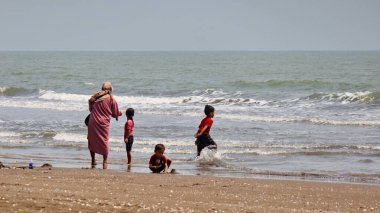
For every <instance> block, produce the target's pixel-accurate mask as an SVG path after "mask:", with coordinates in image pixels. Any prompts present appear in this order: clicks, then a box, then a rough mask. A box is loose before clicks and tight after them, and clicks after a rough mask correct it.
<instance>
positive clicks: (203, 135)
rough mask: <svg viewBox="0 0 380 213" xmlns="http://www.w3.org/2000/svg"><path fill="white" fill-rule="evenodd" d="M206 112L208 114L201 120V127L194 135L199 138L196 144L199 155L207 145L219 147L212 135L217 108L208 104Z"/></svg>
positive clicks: (214, 147)
mask: <svg viewBox="0 0 380 213" xmlns="http://www.w3.org/2000/svg"><path fill="white" fill-rule="evenodd" d="M204 112H205V114H206V117H205V118H204V119H203V120H202V121H201V123H200V124H199V129H198V131H197V133H195V135H194V136H195V137H196V138H197V140H196V141H195V145H197V150H198V154H197V155H198V156H199V155H200V154H201V151H202V149H203V148H205V147H209V148H210V149H216V148H217V145H216V143H215V142H214V140H213V139H212V138H211V136H210V130H211V126H212V123H213V122H214V121H213V120H212V118H213V117H214V113H215V108H214V107H212V106H210V105H206V106H205V109H204ZM210 145H212V146H210Z"/></svg>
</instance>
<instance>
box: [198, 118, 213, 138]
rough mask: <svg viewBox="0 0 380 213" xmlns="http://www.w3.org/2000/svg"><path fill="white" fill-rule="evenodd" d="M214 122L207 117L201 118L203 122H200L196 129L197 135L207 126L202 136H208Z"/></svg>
mask: <svg viewBox="0 0 380 213" xmlns="http://www.w3.org/2000/svg"><path fill="white" fill-rule="evenodd" d="M213 122H214V121H213V120H212V118H209V117H205V118H203V120H202V121H201V124H199V129H198V133H199V132H200V131H201V130H202V129H203V128H204V127H205V126H207V129H206V130H205V131H204V132H203V135H209V134H210V129H211V126H212V123H213Z"/></svg>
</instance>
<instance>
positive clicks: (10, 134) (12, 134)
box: [0, 131, 21, 137]
mask: <svg viewBox="0 0 380 213" xmlns="http://www.w3.org/2000/svg"><path fill="white" fill-rule="evenodd" d="M20 136H21V134H20V133H18V132H9V131H5V132H0V137H20Z"/></svg>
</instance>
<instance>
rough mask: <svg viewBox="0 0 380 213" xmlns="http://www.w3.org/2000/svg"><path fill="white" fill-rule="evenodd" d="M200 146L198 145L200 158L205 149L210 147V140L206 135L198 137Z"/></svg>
mask: <svg viewBox="0 0 380 213" xmlns="http://www.w3.org/2000/svg"><path fill="white" fill-rule="evenodd" d="M197 140H198V144H197V151H198V156H199V155H200V154H201V151H202V149H203V148H205V147H206V146H208V145H209V143H208V138H207V136H206V135H201V136H199V137H198V139H197Z"/></svg>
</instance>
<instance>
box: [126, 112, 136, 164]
mask: <svg viewBox="0 0 380 213" xmlns="http://www.w3.org/2000/svg"><path fill="white" fill-rule="evenodd" d="M125 115H126V116H127V122H125V125H124V142H125V145H126V149H127V157H128V165H131V163H132V154H131V151H132V145H133V127H134V126H135V123H134V121H133V116H134V115H135V110H134V109H133V108H128V109H127V110H126V111H125Z"/></svg>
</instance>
